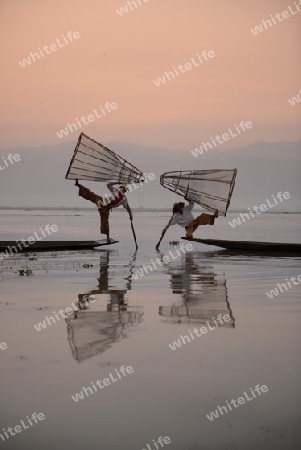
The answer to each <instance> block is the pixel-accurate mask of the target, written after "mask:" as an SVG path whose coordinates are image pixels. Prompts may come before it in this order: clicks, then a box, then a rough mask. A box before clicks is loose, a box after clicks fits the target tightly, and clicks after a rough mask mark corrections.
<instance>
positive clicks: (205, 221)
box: [185, 213, 215, 235]
mask: <svg viewBox="0 0 301 450" xmlns="http://www.w3.org/2000/svg"><path fill="white" fill-rule="evenodd" d="M214 221H215V217H214V216H213V215H212V214H206V213H203V214H201V215H200V216H198V217H196V218H195V219H193V220H192V221H191V222H190V223H189V224H188V225H187V226H186V227H185V230H186V234H187V235H189V234H192V233H193V232H194V231H195V230H196V229H197V228H198V226H199V225H214Z"/></svg>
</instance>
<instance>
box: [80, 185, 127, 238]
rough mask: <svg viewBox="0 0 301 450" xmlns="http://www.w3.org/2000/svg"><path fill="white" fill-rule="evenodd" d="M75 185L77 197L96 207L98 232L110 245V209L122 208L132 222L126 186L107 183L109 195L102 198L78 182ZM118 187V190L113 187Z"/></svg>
mask: <svg viewBox="0 0 301 450" xmlns="http://www.w3.org/2000/svg"><path fill="white" fill-rule="evenodd" d="M75 185H76V186H78V188H79V192H78V195H79V196H80V197H83V198H84V199H85V200H89V201H90V202H92V203H94V205H96V206H97V208H98V212H99V215H100V232H101V233H102V234H105V235H106V236H107V242H108V243H110V236H109V235H110V226H109V215H110V211H111V209H112V208H118V206H123V207H124V208H125V209H126V210H127V212H128V213H129V216H130V220H131V221H132V220H133V213H132V210H131V208H130V206H129V204H128V201H127V198H126V195H125V193H126V191H127V185H126V184H120V183H119V182H115V181H112V182H110V183H107V188H108V189H109V191H110V192H111V194H109V195H108V194H105V196H104V198H103V197H101V196H100V195H97V194H95V193H94V192H92V191H90V189H88V188H86V187H85V186H83V185H81V184H79V182H78V180H76V181H75ZM116 185H117V186H118V188H116V187H114V186H116Z"/></svg>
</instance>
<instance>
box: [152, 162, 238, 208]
mask: <svg viewBox="0 0 301 450" xmlns="http://www.w3.org/2000/svg"><path fill="white" fill-rule="evenodd" d="M236 173H237V169H231V170H222V169H221V170H220V169H214V170H187V171H183V172H182V171H175V172H166V173H164V174H163V175H161V177H160V184H161V185H162V186H163V187H165V188H167V189H169V190H170V191H172V192H175V193H176V194H179V195H181V196H183V197H187V198H188V199H189V200H192V201H194V202H196V203H198V204H199V205H201V206H203V208H205V209H207V210H208V211H212V212H215V211H216V210H217V211H218V212H219V215H223V216H225V215H226V213H227V209H228V207H229V205H230V200H231V196H232V192H233V189H234V184H235V177H236Z"/></svg>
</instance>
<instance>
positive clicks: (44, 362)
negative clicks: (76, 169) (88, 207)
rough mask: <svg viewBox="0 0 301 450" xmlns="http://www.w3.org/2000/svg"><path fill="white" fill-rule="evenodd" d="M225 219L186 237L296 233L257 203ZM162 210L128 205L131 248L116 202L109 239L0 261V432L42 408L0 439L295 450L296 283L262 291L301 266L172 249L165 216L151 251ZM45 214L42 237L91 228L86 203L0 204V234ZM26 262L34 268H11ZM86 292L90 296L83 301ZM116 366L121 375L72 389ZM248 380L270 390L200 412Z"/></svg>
mask: <svg viewBox="0 0 301 450" xmlns="http://www.w3.org/2000/svg"><path fill="white" fill-rule="evenodd" d="M236 216H237V215H236V214H230V215H229V217H228V218H227V219H226V218H222V219H221V218H220V219H219V220H218V221H217V225H216V226H215V227H203V228H201V229H199V230H198V232H197V233H196V234H195V235H196V236H203V237H211V238H221V239H237V240H243V239H246V240H248V239H249V240H251V239H253V240H262V241H265V240H266V241H274V242H301V239H300V237H301V229H300V215H281V214H266V215H262V216H260V217H258V218H256V219H252V220H250V221H249V222H246V223H244V224H242V225H240V226H239V227H237V228H236V229H232V228H231V226H230V225H229V224H228V220H231V219H233V218H234V217H236ZM168 218H169V214H168V213H139V214H136V215H135V219H134V223H135V228H136V232H137V236H138V241H139V249H138V251H137V252H135V251H134V250H135V248H134V244H133V238H132V236H131V230H130V226H129V221H128V219H127V217H126V215H125V214H124V213H119V212H115V213H113V214H112V219H111V224H112V237H115V238H118V239H119V240H120V242H119V243H118V244H115V245H112V246H109V247H102V248H99V249H96V250H93V251H85V252H81V253H79V252H62V253H53V254H47V253H41V254H36V255H35V256H34V255H30V257H25V256H21V255H15V256H12V257H9V258H7V259H6V260H4V261H2V262H0V287H1V302H0V312H1V333H0V342H6V343H7V346H8V348H7V349H6V350H0V359H1V368H2V370H1V388H0V390H1V414H0V419H1V423H0V429H3V428H4V429H5V430H7V429H8V427H14V426H16V425H18V424H20V422H21V420H25V418H26V416H31V415H32V413H34V412H37V413H40V412H41V413H43V414H44V415H45V420H44V421H42V422H39V423H38V424H35V425H34V426H33V427H30V428H29V429H26V430H23V431H22V432H21V433H19V434H16V435H15V436H11V437H10V438H9V439H6V440H5V442H1V438H0V442H1V443H2V445H3V448H7V449H14V450H15V449H17V450H18V449H26V450H27V449H38V448H43V449H44V450H48V449H49V450H50V449H53V448H56V447H57V448H62V449H67V450H69V449H74V450H77V449H82V448H88V449H91V450H94V449H95V450H96V449H107V450H111V449H112V450H117V449H126V450H127V449H129V450H133V449H137V450H141V449H148V450H149V448H148V447H147V444H148V443H149V446H150V448H151V449H155V446H154V444H153V443H152V440H153V439H154V440H157V438H158V437H159V436H163V437H164V436H169V437H170V439H171V443H170V444H168V445H166V446H165V447H167V448H168V449H170V450H171V449H173V450H199V449H204V450H209V449H210V450H211V449H212V450H215V449H218V450H220V449H227V450H228V449H229V450H230V449H234V450H236V449H252V450H253V449H258V448H262V449H268V450H269V449H284V448H285V449H289V450H290V449H297V448H299V447H300V443H301V441H300V400H301V399H300V374H301V367H300V366H301V364H300V344H299V343H300V326H301V320H300V319H301V301H300V286H299V285H296V286H295V285H292V287H291V288H288V290H287V291H286V290H285V291H284V292H283V293H280V294H279V295H278V296H275V297H274V298H272V299H270V298H268V296H267V295H266V292H269V291H270V290H271V289H274V288H275V287H276V286H277V284H278V283H285V280H286V278H288V279H290V278H291V277H292V276H298V275H300V274H301V265H300V258H293V257H283V258H278V257H269V256H265V257H261V256H244V255H231V254H229V253H228V252H225V251H222V250H219V249H217V248H214V247H206V246H204V245H201V244H193V250H192V251H189V252H187V253H186V254H184V253H183V252H180V251H179V250H178V251H179V252H180V256H178V253H177V251H176V249H177V248H178V247H174V246H170V245H169V244H168V242H169V240H180V236H181V235H182V233H181V229H180V228H176V227H173V228H172V229H171V230H170V231H169V232H168V234H167V235H166V238H165V241H163V243H162V245H161V247H160V252H159V253H158V252H156V250H155V248H154V247H155V244H156V242H157V240H158V237H159V236H160V233H161V230H162V228H163V226H164V225H165V223H166V222H167V221H168ZM48 223H49V224H56V225H57V226H58V229H59V231H58V232H57V233H55V234H54V235H53V236H52V237H51V238H53V239H57V240H63V239H70V240H73V239H74V240H75V239H83V240H84V239H98V238H99V234H98V229H99V224H98V217H97V213H95V212H93V211H91V212H85V213H82V212H77V213H69V212H68V213H65V212H64V211H57V212H56V211H51V212H46V211H42V212H40V211H31V212H22V211H13V212H12V211H10V212H2V213H1V216H0V224H1V227H0V239H1V240H5V239H7V240H8V239H22V238H24V239H27V238H28V237H29V236H31V235H32V234H33V232H34V231H37V232H38V231H39V228H40V227H45V225H46V224H48ZM182 242H184V243H185V244H186V242H185V241H182ZM180 243H181V241H180ZM170 252H171V253H170ZM164 255H169V256H170V259H171V261H170V262H168V263H166V264H164V265H162V267H160V266H159V265H158V268H157V270H154V271H153V272H151V273H149V274H146V275H144V276H143V277H138V279H135V276H134V275H135V274H136V271H137V270H139V269H141V267H142V266H143V264H144V265H145V264H151V261H155V260H156V258H163V256H164ZM171 255H173V257H172V256H171ZM84 265H86V267H84ZM88 265H89V266H88ZM26 268H30V270H32V272H33V275H31V276H24V277H21V276H19V275H18V271H19V270H20V269H26ZM89 296H92V297H91V300H92V303H87V302H85V299H86V298H87V297H89ZM66 308H71V309H72V312H71V314H69V316H68V317H67V319H62V318H61V317H60V316H57V317H58V318H59V319H60V320H56V321H55V323H51V325H48V324H47V325H46V328H45V329H42V330H41V331H39V332H38V331H37V330H36V329H35V327H34V325H37V324H38V323H39V322H42V321H43V320H45V317H46V316H48V317H50V316H53V317H55V316H54V314H55V313H57V312H58V311H59V310H60V309H61V310H66ZM75 308H76V309H77V311H76V312H74V309H75ZM219 314H222V316H224V315H225V314H227V315H228V316H229V318H230V319H229V321H228V322H227V323H223V325H220V326H219V327H218V328H215V329H213V330H211V331H208V333H207V334H204V335H202V336H200V337H195V339H194V340H192V339H191V340H190V342H188V341H187V339H186V341H187V343H186V344H185V345H184V344H182V346H181V348H177V349H176V350H174V351H173V350H172V349H171V348H170V344H172V343H173V342H174V341H178V340H179V339H180V336H181V335H182V336H184V335H187V336H188V337H189V330H190V332H191V331H192V330H193V329H195V328H197V329H198V330H199V329H200V327H202V326H207V328H208V323H209V325H210V326H211V328H214V327H215V325H214V322H213V318H214V319H215V318H216V317H217V316H218V315H219ZM50 322H51V320H50ZM123 365H124V366H132V367H133V373H131V374H127V375H126V376H123V377H122V378H121V379H120V380H119V379H118V382H117V381H116V382H114V383H113V382H112V383H111V384H110V385H108V386H105V387H104V388H103V389H101V390H100V389H98V390H97V392H95V391H94V393H93V394H91V393H90V394H89V395H88V396H86V395H84V397H83V399H82V400H79V401H78V402H75V401H74V400H73V398H72V396H75V394H76V393H80V392H81V391H82V390H83V387H85V388H87V387H88V386H92V385H91V382H93V383H96V381H97V380H103V379H104V378H108V377H109V375H110V374H113V375H115V377H116V376H117V375H116V371H115V370H118V371H119V370H120V367H121V366H123ZM258 384H260V385H266V386H267V387H268V392H266V393H264V394H262V395H261V396H259V395H258V396H257V397H256V398H253V400H252V401H247V402H246V403H245V404H244V405H241V406H239V407H238V408H233V410H232V411H229V412H228V413H224V415H222V416H220V417H218V418H216V419H215V420H213V421H210V420H209V419H208V418H207V417H206V415H209V414H210V413H211V412H212V411H215V410H216V409H217V407H218V406H224V405H225V404H226V401H231V399H237V398H238V397H241V396H242V395H243V393H244V392H245V391H247V392H248V393H250V388H252V389H253V390H254V388H255V386H256V385H258ZM87 392H88V391H87ZM249 395H250V394H249ZM0 433H1V432H0ZM165 447H164V448H165Z"/></svg>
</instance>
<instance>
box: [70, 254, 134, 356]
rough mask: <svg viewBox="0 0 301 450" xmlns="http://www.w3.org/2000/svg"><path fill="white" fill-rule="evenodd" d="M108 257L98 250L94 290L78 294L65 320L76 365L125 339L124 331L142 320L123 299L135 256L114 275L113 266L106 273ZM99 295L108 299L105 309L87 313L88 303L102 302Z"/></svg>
mask: <svg viewBox="0 0 301 450" xmlns="http://www.w3.org/2000/svg"><path fill="white" fill-rule="evenodd" d="M112 255H114V253H113V252H110V251H103V250H100V274H99V278H98V286H97V288H96V289H92V290H90V291H89V292H87V293H85V294H78V311H76V312H75V313H74V316H73V318H72V317H69V318H66V323H67V332H68V341H69V344H70V347H71V352H72V355H73V357H74V359H76V360H77V361H78V362H82V361H85V360H87V359H89V358H92V357H93V356H95V355H97V354H101V353H103V352H105V351H106V350H108V349H109V348H110V347H111V346H112V344H114V343H115V342H118V341H120V340H121V339H124V338H125V337H127V333H126V331H127V329H128V327H130V326H134V325H137V324H140V323H141V322H142V320H143V311H142V310H141V307H139V306H128V301H127V298H126V293H127V292H128V290H131V279H132V272H133V262H134V260H135V257H136V254H134V255H133V259H132V260H131V261H129V263H127V264H124V265H122V266H119V269H118V271H117V272H116V265H114V264H113V266H112V267H111V272H110V256H112ZM123 270H126V273H124V272H123ZM116 273H117V276H116ZM119 287H120V289H119ZM99 294H100V295H103V294H105V295H109V299H108V302H107V305H106V308H105V309H104V310H103V308H101V309H99V308H100V307H99V306H98V307H96V310H90V303H93V302H94V301H95V300H97V299H99V300H101V299H102V298H103V297H99V298H97V297H95V295H99ZM97 308H98V309H97Z"/></svg>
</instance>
